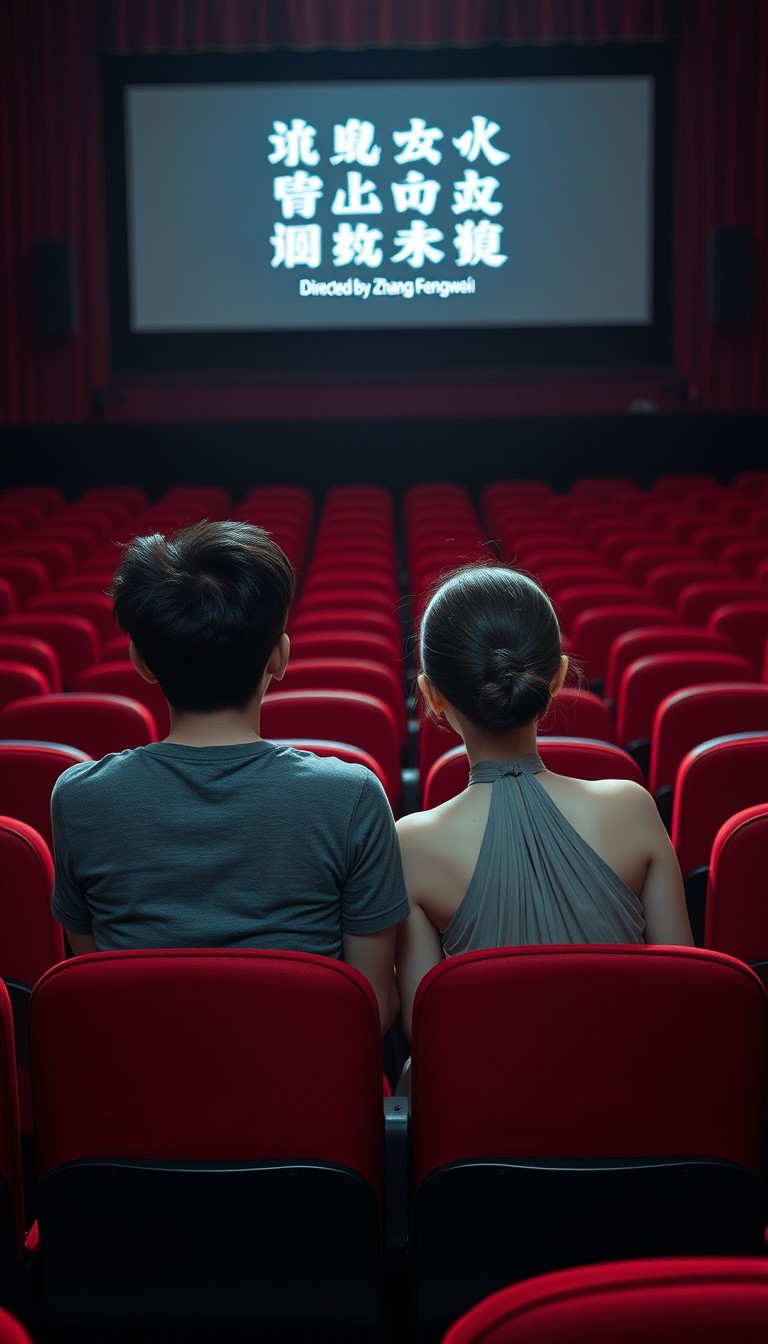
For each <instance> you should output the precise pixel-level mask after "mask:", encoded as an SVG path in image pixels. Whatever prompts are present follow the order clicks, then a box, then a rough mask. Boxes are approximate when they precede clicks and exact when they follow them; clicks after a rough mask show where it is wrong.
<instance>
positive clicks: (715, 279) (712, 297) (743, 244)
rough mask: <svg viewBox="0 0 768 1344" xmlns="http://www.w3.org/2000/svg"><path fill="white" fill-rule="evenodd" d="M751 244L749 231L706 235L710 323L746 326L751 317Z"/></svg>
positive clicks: (721, 230) (725, 230) (728, 230)
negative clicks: (738, 323)
mask: <svg viewBox="0 0 768 1344" xmlns="http://www.w3.org/2000/svg"><path fill="white" fill-rule="evenodd" d="M753 270H754V242H753V238H752V230H751V229H744V228H735V227H734V228H718V229H710V231H709V320H710V322H741V323H743V322H749V321H750V320H751V317H752V290H753Z"/></svg>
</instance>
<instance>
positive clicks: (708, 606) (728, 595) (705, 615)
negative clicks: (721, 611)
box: [677, 579, 766, 626]
mask: <svg viewBox="0 0 768 1344" xmlns="http://www.w3.org/2000/svg"><path fill="white" fill-rule="evenodd" d="M765 595H766V590H765V587H764V586H763V585H762V584H760V583H758V582H756V581H752V580H750V579H725V580H722V581H721V580H718V579H711V580H708V581H701V582H698V583H689V584H688V585H687V586H686V587H685V588H683V590H682V592H681V593H680V595H679V596H678V599H677V614H678V616H679V617H680V620H681V621H682V622H683V623H684V624H688V625H704V626H705V625H706V624H707V622H708V620H709V618H710V616H711V615H712V612H713V611H715V610H716V609H717V608H718V607H723V606H725V605H726V603H730V602H764V601H765Z"/></svg>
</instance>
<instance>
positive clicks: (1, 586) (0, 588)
mask: <svg viewBox="0 0 768 1344" xmlns="http://www.w3.org/2000/svg"><path fill="white" fill-rule="evenodd" d="M17 606H18V604H17V602H16V594H15V593H14V591H13V588H12V587H11V585H10V583H9V582H8V580H7V579H3V578H0V616H13V614H14V612H15V611H16V610H17Z"/></svg>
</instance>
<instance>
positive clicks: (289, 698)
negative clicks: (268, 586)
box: [0, 690, 402, 809]
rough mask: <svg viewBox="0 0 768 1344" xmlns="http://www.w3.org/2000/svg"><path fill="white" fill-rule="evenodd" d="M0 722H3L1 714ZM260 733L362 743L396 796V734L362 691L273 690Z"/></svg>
mask: <svg viewBox="0 0 768 1344" xmlns="http://www.w3.org/2000/svg"><path fill="white" fill-rule="evenodd" d="M0 722H2V720H1V717H0ZM261 733H262V736H263V737H265V738H269V739H273V738H276V737H279V738H290V737H301V738H305V739H306V738H313V737H319V738H327V739H330V740H331V741H335V742H348V743H349V744H350V746H353V747H362V749H363V751H367V752H368V753H369V754H370V755H371V756H373V757H374V758H375V759H376V760H377V761H378V763H379V765H380V766H381V768H382V770H383V771H384V774H385V776H386V779H387V789H386V792H387V797H388V798H389V801H390V805H391V806H392V808H393V809H395V808H396V807H397V805H398V803H399V800H400V793H401V789H402V780H401V774H400V736H399V733H398V729H397V723H396V722H395V716H394V714H393V713H392V710H391V709H390V708H389V705H385V704H384V701H383V700H379V699H378V697H377V696H374V695H367V694H366V693H365V692H362V691H332V690H327V691H309V690H307V691H273V690H269V691H268V692H267V694H266V695H265V697H264V700H263V701H262V705H261Z"/></svg>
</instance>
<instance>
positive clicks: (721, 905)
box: [704, 800, 768, 962]
mask: <svg viewBox="0 0 768 1344" xmlns="http://www.w3.org/2000/svg"><path fill="white" fill-rule="evenodd" d="M767 870H768V800H767V801H766V802H764V803H758V804H756V806H754V807H747V808H743V809H742V810H741V811H739V812H736V813H735V814H734V815H733V816H731V817H729V818H728V820H727V821H725V822H724V823H723V825H722V826H721V827H720V830H719V831H718V832H717V835H716V836H715V840H714V844H713V845H712V852H711V855H710V861H709V880H708V885H707V908H706V918H705V928H704V945H705V947H712V948H715V949H716V950H717V951H719V952H728V953H729V954H730V955H731V956H732V957H740V958H741V960H742V961H746V962H768V901H767V900H766V890H765V874H766V871H767Z"/></svg>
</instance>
